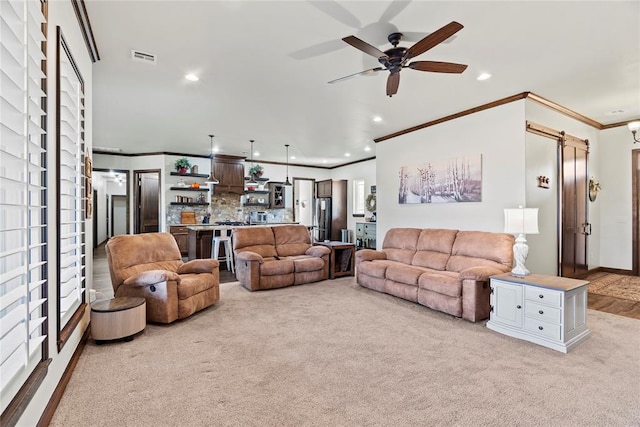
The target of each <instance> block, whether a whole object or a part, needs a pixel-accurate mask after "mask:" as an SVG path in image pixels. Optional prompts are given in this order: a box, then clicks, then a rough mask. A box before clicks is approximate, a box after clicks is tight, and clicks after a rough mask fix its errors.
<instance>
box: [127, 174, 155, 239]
mask: <svg viewBox="0 0 640 427" xmlns="http://www.w3.org/2000/svg"><path fill="white" fill-rule="evenodd" d="M133 179H134V183H135V184H136V185H135V186H134V189H135V205H134V206H136V211H135V212H136V213H135V215H134V233H135V234H141V233H157V232H158V231H160V169H152V170H135V171H133Z"/></svg>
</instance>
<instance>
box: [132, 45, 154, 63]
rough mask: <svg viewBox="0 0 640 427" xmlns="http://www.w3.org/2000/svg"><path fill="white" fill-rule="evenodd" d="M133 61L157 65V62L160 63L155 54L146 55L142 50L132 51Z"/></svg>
mask: <svg viewBox="0 0 640 427" xmlns="http://www.w3.org/2000/svg"><path fill="white" fill-rule="evenodd" d="M131 60H132V61H138V62H146V63H148V64H154V65H155V64H156V62H158V57H157V56H155V55H154V54H153V53H146V52H142V51H140V50H135V49H131Z"/></svg>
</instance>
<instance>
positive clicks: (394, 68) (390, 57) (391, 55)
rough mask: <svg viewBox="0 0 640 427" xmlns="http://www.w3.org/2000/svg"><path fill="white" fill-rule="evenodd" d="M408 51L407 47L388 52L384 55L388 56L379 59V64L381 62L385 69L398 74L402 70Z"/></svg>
mask: <svg viewBox="0 0 640 427" xmlns="http://www.w3.org/2000/svg"><path fill="white" fill-rule="evenodd" d="M406 51H407V48H405V47H394V48H391V49H389V50H386V51H385V52H384V53H385V55H386V57H385V56H383V57H381V58H378V62H380V63H381V64H382V65H384V67H385V68H386V69H387V70H389V71H391V72H392V73H396V72H398V71H400V70H401V69H402V62H403V60H404V55H405V53H406Z"/></svg>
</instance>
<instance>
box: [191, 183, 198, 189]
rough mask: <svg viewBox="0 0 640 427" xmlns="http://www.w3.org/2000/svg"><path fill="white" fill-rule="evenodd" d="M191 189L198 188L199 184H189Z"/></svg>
mask: <svg viewBox="0 0 640 427" xmlns="http://www.w3.org/2000/svg"><path fill="white" fill-rule="evenodd" d="M191 188H196V189H198V188H200V184H198V183H197V182H194V183H193V184H191Z"/></svg>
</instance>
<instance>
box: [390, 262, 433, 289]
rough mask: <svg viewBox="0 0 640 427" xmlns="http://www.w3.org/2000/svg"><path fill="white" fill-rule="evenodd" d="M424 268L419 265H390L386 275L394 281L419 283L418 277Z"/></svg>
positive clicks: (407, 283) (410, 283)
mask: <svg viewBox="0 0 640 427" xmlns="http://www.w3.org/2000/svg"><path fill="white" fill-rule="evenodd" d="M423 273H424V270H423V269H421V268H419V267H412V266H409V265H404V264H396V265H393V264H392V265H389V267H387V272H386V273H385V277H386V278H387V279H389V280H393V281H394V282H399V283H404V284H406V285H417V284H418V278H419V277H420V275H421V274H423Z"/></svg>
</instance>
